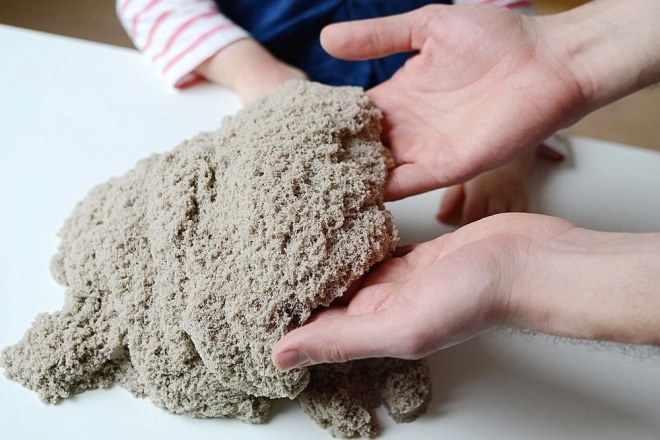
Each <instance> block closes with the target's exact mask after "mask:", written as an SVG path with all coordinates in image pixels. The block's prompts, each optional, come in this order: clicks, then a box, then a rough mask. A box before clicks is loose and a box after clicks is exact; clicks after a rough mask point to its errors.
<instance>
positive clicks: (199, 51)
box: [116, 0, 533, 88]
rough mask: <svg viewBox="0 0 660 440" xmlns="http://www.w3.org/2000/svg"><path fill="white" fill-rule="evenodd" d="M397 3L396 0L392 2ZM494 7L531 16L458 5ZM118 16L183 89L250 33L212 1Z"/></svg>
mask: <svg viewBox="0 0 660 440" xmlns="http://www.w3.org/2000/svg"><path fill="white" fill-rule="evenodd" d="M392 1H394V0H392ZM454 3H455V4H470V3H491V4H494V5H498V6H505V7H508V8H515V10H516V11H518V12H520V13H524V14H532V13H533V7H532V5H531V3H530V2H529V1H528V0H454ZM116 6H117V15H118V16H119V19H120V21H121V23H122V25H123V26H124V28H125V29H126V32H127V33H128V35H129V36H130V37H131V40H133V44H134V45H135V47H136V48H137V49H138V50H139V51H140V52H142V53H143V54H144V56H145V57H147V59H148V60H149V61H150V62H151V64H152V65H153V66H154V67H155V69H156V70H157V71H158V72H160V73H161V75H162V76H163V78H164V79H165V81H166V82H167V84H169V85H171V86H174V87H177V88H185V87H187V86H189V85H192V84H194V83H196V82H198V81H199V80H200V79H201V78H200V77H199V76H197V75H196V74H195V73H193V71H194V70H195V68H197V67H198V66H199V65H200V64H202V63H203V62H204V61H206V60H207V59H208V58H210V57H212V56H213V55H215V54H216V53H217V52H218V51H220V50H221V49H222V48H223V47H225V46H227V45H229V44H231V43H233V42H234V41H236V40H239V39H241V38H247V37H249V34H248V33H247V32H246V31H245V30H243V29H241V28H240V27H239V26H237V25H236V24H234V23H233V22H232V21H231V20H230V19H229V18H227V17H226V16H224V15H223V14H222V13H220V11H218V8H217V5H216V4H215V2H213V1H212V0H117V4H116Z"/></svg>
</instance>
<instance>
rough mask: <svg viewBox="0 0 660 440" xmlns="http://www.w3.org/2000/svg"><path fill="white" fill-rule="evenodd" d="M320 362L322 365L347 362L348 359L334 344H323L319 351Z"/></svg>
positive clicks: (340, 348)
mask: <svg viewBox="0 0 660 440" xmlns="http://www.w3.org/2000/svg"><path fill="white" fill-rule="evenodd" d="M319 357H320V359H319V360H320V361H321V362H324V363H326V362H327V363H335V362H347V361H349V360H350V359H349V357H348V355H347V353H346V352H345V351H344V350H343V349H342V347H340V346H339V345H337V344H336V343H334V342H330V343H327V344H324V345H323V346H322V347H321V349H320V350H319Z"/></svg>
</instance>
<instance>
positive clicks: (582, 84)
mask: <svg viewBox="0 0 660 440" xmlns="http://www.w3.org/2000/svg"><path fill="white" fill-rule="evenodd" d="M593 3H594V4H593V5H585V6H583V7H581V8H576V9H575V10H574V11H569V12H568V13H564V14H559V15H557V16H549V17H526V16H522V15H520V14H517V13H515V12H512V11H510V10H508V9H506V8H502V7H497V6H493V5H466V6H442V5H435V6H427V7H424V8H422V9H418V10H416V11H413V12H410V13H407V14H401V15H395V16H391V17H386V18H379V19H373V20H364V21H358V22H349V23H339V24H334V25H331V26H329V27H327V28H326V29H324V31H323V33H322V34H321V42H322V44H323V47H324V48H325V49H326V50H327V51H328V52H329V53H330V54H331V55H334V56H337V57H340V58H344V59H351V60H359V59H369V58H378V57H382V56H386V55H389V54H392V53H396V52H405V51H417V52H418V53H417V54H416V55H415V56H413V57H411V58H410V59H409V60H408V61H407V62H406V64H405V65H404V66H403V67H402V68H401V69H400V70H399V71H397V72H396V73H395V74H394V76H393V77H392V78H391V79H390V80H388V81H386V82H384V83H382V84H381V85H379V86H377V87H374V88H373V89H371V90H370V91H369V92H368V93H369V96H370V97H371V98H372V99H373V101H374V102H375V103H376V105H377V106H378V107H380V108H381V109H382V110H383V113H384V116H385V119H384V136H385V141H386V142H387V143H388V144H389V147H390V149H391V151H392V155H393V157H394V160H395V162H396V164H397V167H396V168H395V169H394V170H392V172H391V173H390V178H389V181H388V184H387V187H386V192H387V197H388V198H389V199H398V198H402V197H405V196H408V195H412V194H416V193H420V192H423V191H426V190H429V189H433V188H437V187H441V186H446V185H449V184H454V183H460V182H463V181H465V180H467V179H468V178H470V177H473V176H474V175H476V174H479V173H481V172H483V171H486V170H487V169H492V168H495V167H496V166H499V165H501V164H503V163H505V162H508V161H509V160H511V159H512V158H514V157H516V156H519V155H521V154H522V153H523V152H525V151H528V150H529V149H531V148H533V147H535V146H536V145H538V144H540V143H541V142H542V141H543V140H544V139H545V138H546V137H547V136H549V135H550V134H551V133H553V132H555V131H556V130H557V129H559V128H562V127H564V126H567V125H569V124H571V123H573V122H574V121H576V120H577V119H579V118H580V117H581V116H583V115H584V114H585V113H587V112H588V111H590V110H593V109H594V108H596V107H598V106H601V105H604V104H605V103H607V102H611V101H613V100H615V99H617V98H619V97H621V96H622V95H624V94H626V93H630V92H632V91H633V90H636V89H638V88H640V87H643V86H645V85H648V84H650V83H652V82H653V81H657V78H658V76H659V75H660V55H658V49H659V48H658V46H659V45H660V44H659V42H660V38H659V35H658V34H659V33H660V31H658V28H657V21H656V20H657V18H656V17H657V15H658V13H659V12H660V4H659V3H658V2H657V0H640V1H637V2H634V4H630V3H626V4H625V5H624V4H622V3H621V2H620V1H617V0H602V1H599V2H593ZM654 14H655V15H654Z"/></svg>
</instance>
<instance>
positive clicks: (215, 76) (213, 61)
mask: <svg viewBox="0 0 660 440" xmlns="http://www.w3.org/2000/svg"><path fill="white" fill-rule="evenodd" d="M195 72H196V73H198V74H200V75H202V76H204V77H205V78H206V79H208V80H209V81H212V82H215V83H217V84H220V85H223V86H226V87H229V88H231V89H232V90H234V91H236V93H237V94H238V95H239V96H240V97H241V100H242V101H243V102H244V103H247V102H250V101H252V100H254V99H257V98H260V97H262V96H264V95H266V94H267V93H269V92H270V91H272V90H273V89H274V88H275V87H277V86H278V85H280V84H281V83H283V82H285V81H287V80H290V79H307V76H306V75H305V74H304V73H303V72H302V71H301V70H299V69H296V68H294V67H292V66H289V65H288V64H285V63H283V62H282V61H280V60H278V59H277V58H275V57H274V56H273V55H271V53H270V52H268V51H267V50H266V49H265V48H264V47H263V46H261V45H260V44H259V43H258V42H257V41H255V40H254V39H252V38H244V39H242V40H238V41H235V42H234V43H232V44H230V45H228V46H226V47H224V48H223V49H222V50H220V51H219V52H217V53H216V54H215V55H214V56H212V57H211V58H209V59H208V60H206V61H205V62H204V63H202V64H201V65H200V66H199V67H198V68H197V69H195Z"/></svg>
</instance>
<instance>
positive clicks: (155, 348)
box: [0, 81, 428, 436]
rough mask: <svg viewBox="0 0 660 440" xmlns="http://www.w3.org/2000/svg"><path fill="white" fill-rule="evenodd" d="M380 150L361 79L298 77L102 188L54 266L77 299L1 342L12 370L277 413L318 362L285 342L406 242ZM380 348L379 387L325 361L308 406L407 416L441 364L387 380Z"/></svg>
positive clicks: (205, 406) (200, 406) (60, 392)
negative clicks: (282, 347)
mask: <svg viewBox="0 0 660 440" xmlns="http://www.w3.org/2000/svg"><path fill="white" fill-rule="evenodd" d="M382 151H383V147H382V145H381V143H380V112H379V110H378V109H377V108H375V107H374V106H373V104H372V103H371V102H370V101H369V99H368V98H367V97H366V96H365V95H364V93H363V92H362V90H361V89H358V88H350V87H342V88H337V87H328V86H323V85H320V84H315V83H310V82H302V81H292V82H289V83H286V84H285V85H283V86H281V87H280V88H278V89H277V90H276V91H275V92H274V93H272V94H271V95H269V96H267V97H266V98H264V99H262V100H259V101H257V102H255V103H253V104H252V105H249V106H247V107H246V108H245V109H243V110H241V111H240V112H238V113H237V114H236V115H235V116H231V117H227V118H225V119H224V121H223V124H222V126H221V128H220V129H219V130H218V131H217V132H213V133H204V134H200V135H198V136H196V137H195V138H193V139H191V140H189V141H185V142H183V143H182V144H181V145H179V146H178V147H176V148H175V149H174V150H172V151H171V152H169V153H166V154H161V155H152V156H151V157H149V158H147V159H144V160H142V161H140V162H139V163H138V164H137V165H136V167H135V168H134V169H132V170H131V171H129V172H128V173H126V174H125V175H124V176H122V177H119V178H113V179H111V180H109V181H108V182H106V183H104V184H102V185H99V186H97V187H95V188H94V189H93V190H92V191H91V192H90V193H89V194H88V196H87V197H86V198H85V199H84V200H83V201H82V202H80V203H79V204H78V205H77V206H76V208H75V209H74V211H73V213H72V215H71V217H70V218H69V219H67V220H66V222H65V224H64V226H63V228H62V229H61V231H60V234H59V235H60V238H61V243H60V246H59V249H58V252H57V254H56V255H55V256H54V257H53V260H52V263H51V271H52V274H53V277H54V278H55V279H56V280H57V281H58V282H60V283H61V284H63V285H65V286H66V287H67V290H66V294H65V304H64V306H63V308H62V310H61V311H59V312H56V313H53V314H41V315H39V316H37V318H36V319H35V321H34V323H33V324H32V326H31V328H30V329H29V330H28V331H27V333H26V334H25V336H24V337H23V339H22V340H20V341H19V342H18V343H17V344H15V345H13V346H10V347H7V348H5V349H4V350H3V352H2V356H1V357H0V365H2V367H3V368H4V373H5V375H6V376H7V377H8V378H10V379H12V380H15V381H17V382H19V383H21V384H22V385H24V386H26V387H28V388H30V389H32V390H34V391H36V392H37V393H38V394H39V396H40V397H41V399H42V400H43V401H45V402H49V403H55V402H57V401H59V400H61V399H64V398H67V397H69V396H70V395H71V394H74V393H79V392H82V391H84V390H86V389H91V388H99V387H107V386H109V385H110V384H112V383H113V382H116V383H119V384H120V385H121V386H123V387H125V388H127V389H128V390H130V391H131V392H132V393H133V394H134V395H136V396H139V397H148V398H149V399H150V400H151V401H152V402H153V403H154V404H156V405H157V406H159V407H161V408H163V409H165V410H167V411H169V412H171V413H174V414H187V415H190V416H195V417H223V416H227V417H236V418H239V419H241V420H244V421H247V422H253V423H259V422H263V421H265V420H266V419H267V417H268V409H269V406H270V401H271V399H273V398H279V397H289V398H294V397H296V396H298V395H299V394H301V392H302V391H303V389H305V387H306V386H307V385H308V382H309V376H310V375H309V372H308V369H299V370H295V371H293V372H287V373H281V372H279V371H278V370H277V369H276V368H275V367H274V365H273V364H272V362H271V359H270V354H271V349H272V346H273V345H274V344H275V342H276V341H277V340H279V339H280V338H281V337H282V336H283V335H284V334H286V333H287V332H289V331H291V330H292V329H294V328H296V327H299V326H300V325H302V324H303V323H304V322H305V320H306V319H307V318H308V317H309V316H310V314H311V312H312V310H313V309H314V308H316V307H319V306H326V305H328V304H329V303H330V302H331V301H333V300H334V299H336V298H337V297H339V296H341V295H342V294H343V293H344V292H345V291H346V289H347V288H348V286H349V285H350V284H351V283H352V282H353V281H354V280H356V279H357V278H358V277H360V276H361V275H362V274H363V273H365V272H366V271H367V270H368V269H369V268H370V267H371V266H372V265H374V264H375V263H377V262H379V261H381V260H383V259H384V258H386V257H387V256H388V255H389V253H390V252H391V251H392V250H393V249H394V247H395V245H396V241H397V233H396V229H395V227H394V225H393V223H392V218H391V215H390V214H389V212H387V210H386V209H385V208H384V206H383V187H384V182H385V176H386V167H385V162H384V158H383V154H382ZM370 362H371V363H370V364H369V365H372V367H370V368H373V371H374V372H375V371H376V370H378V373H377V374H376V375H375V376H374V377H378V378H379V379H378V380H379V381H380V382H378V383H379V385H373V386H372V385H368V386H366V385H365V386H366V388H365V391H364V393H362V394H363V395H364V396H366V397H357V396H358V394H359V393H358V394H356V392H355V389H354V385H353V384H355V386H358V387H360V386H362V385H359V384H358V382H364V383H365V384H367V383H369V384H371V383H372V382H373V380H371V381H362V379H359V380H358V381H357V382H356V378H358V377H359V378H365V377H369V374H366V373H365V372H364V371H362V372H360V371H361V370H360V368H358V367H356V366H354V365H353V364H352V363H349V364H346V365H342V366H330V367H322V368H321V369H319V370H318V372H319V373H318V374H315V373H313V374H312V380H313V381H314V377H315V376H318V379H317V381H318V382H319V383H323V385H318V384H317V385H314V382H312V384H310V386H309V387H308V388H307V390H305V392H304V393H303V394H302V395H301V402H302V406H303V408H304V409H305V410H306V411H307V412H308V413H309V414H310V415H312V417H313V418H314V419H315V420H317V422H319V423H320V424H321V425H322V426H326V425H328V423H326V422H322V421H320V419H319V417H318V416H317V414H318V412H319V411H318V410H317V409H313V410H312V409H309V408H310V407H311V406H310V405H311V404H310V402H315V403H314V405H315V408H321V409H322V411H326V412H327V411H330V412H332V414H334V415H333V416H328V417H325V419H329V420H332V422H330V426H331V432H332V433H333V434H335V435H342V436H352V435H363V436H365V435H366V436H370V435H373V434H374V433H375V432H376V431H375V429H376V428H369V429H367V428H364V427H360V428H350V429H344V428H336V429H335V428H333V426H335V425H337V426H344V425H346V423H347V420H349V419H350V420H353V419H354V418H355V417H356V415H355V414H353V413H352V410H351V408H354V407H356V408H357V407H360V408H364V409H365V411H366V415H365V419H364V420H369V421H368V422H364V421H362V422H360V423H362V425H364V423H367V424H369V423H371V424H373V423H375V422H373V421H372V420H371V419H370V418H369V417H370V415H369V411H370V409H371V408H373V407H374V406H375V405H376V404H377V403H378V402H379V401H380V400H382V401H383V402H384V403H385V404H386V406H387V407H388V408H394V413H393V417H394V418H395V420H397V421H408V419H410V417H408V416H405V414H412V413H414V412H415V411H417V410H418V409H419V408H422V407H423V403H410V390H411V389H416V390H420V389H427V388H428V387H427V385H428V372H426V373H424V372H425V371H426V370H424V368H423V367H422V368H421V369H420V367H417V366H413V364H410V367H406V368H409V370H406V371H407V373H404V376H405V377H399V376H397V377H398V379H393V380H390V381H389V382H387V381H386V382H387V383H388V385H382V383H383V382H382V378H383V377H388V376H387V374H385V373H383V371H385V370H388V368H389V367H387V365H390V363H391V361H388V360H373V361H370ZM401 362H404V363H405V362H406V361H401ZM360 365H362V364H360ZM364 365H367V364H364ZM406 365H407V364H406ZM414 365H417V364H416V363H415V364H414ZM335 370H336V371H335ZM362 370H364V368H362ZM395 370H396V368H394V369H391V371H395ZM404 370H405V368H404ZM312 371H315V370H312ZM402 371H403V370H402ZM351 372H354V373H351ZM408 373H410V374H408ZM351 375H353V376H355V377H354V378H352V376H351ZM328 377H336V378H337V382H335V383H333V381H332V380H330V379H328ZM349 383H350V386H349V385H347V384H349ZM313 390H314V391H313ZM332 390H335V391H332ZM383 390H389V391H383ZM397 390H404V391H402V392H401V393H399V394H397V393H398V391H397ZM333 392H334V393H335V394H336V393H344V394H346V396H347V397H346V398H345V399H340V400H341V401H338V400H337V399H334V400H333V399H329V400H328V399H326V397H324V396H327V395H328V393H330V394H332V393H333ZM388 393H389V394H388ZM425 395H428V393H426V394H425ZM303 396H305V397H303ZM365 399H366V400H365ZM413 400H414V399H413ZM422 400H424V399H422ZM404 401H405V402H408V403H404ZM305 402H307V403H305ZM365 402H366V403H365ZM411 405H412V406H413V407H414V406H415V405H417V406H416V408H417V409H415V410H413V411H412V412H411V411H409V407H411ZM399 408H404V409H399ZM404 413H405V414H404ZM395 414H397V415H395ZM401 414H404V415H403V416H401V417H400V415H401ZM415 414H416V413H415ZM325 419H324V420H325ZM399 419H400V420H399ZM351 423H352V422H351ZM353 425H356V426H357V425H359V423H357V424H356V423H353V424H352V425H351V426H353ZM370 426H371V425H370ZM374 426H375V425H374Z"/></svg>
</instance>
